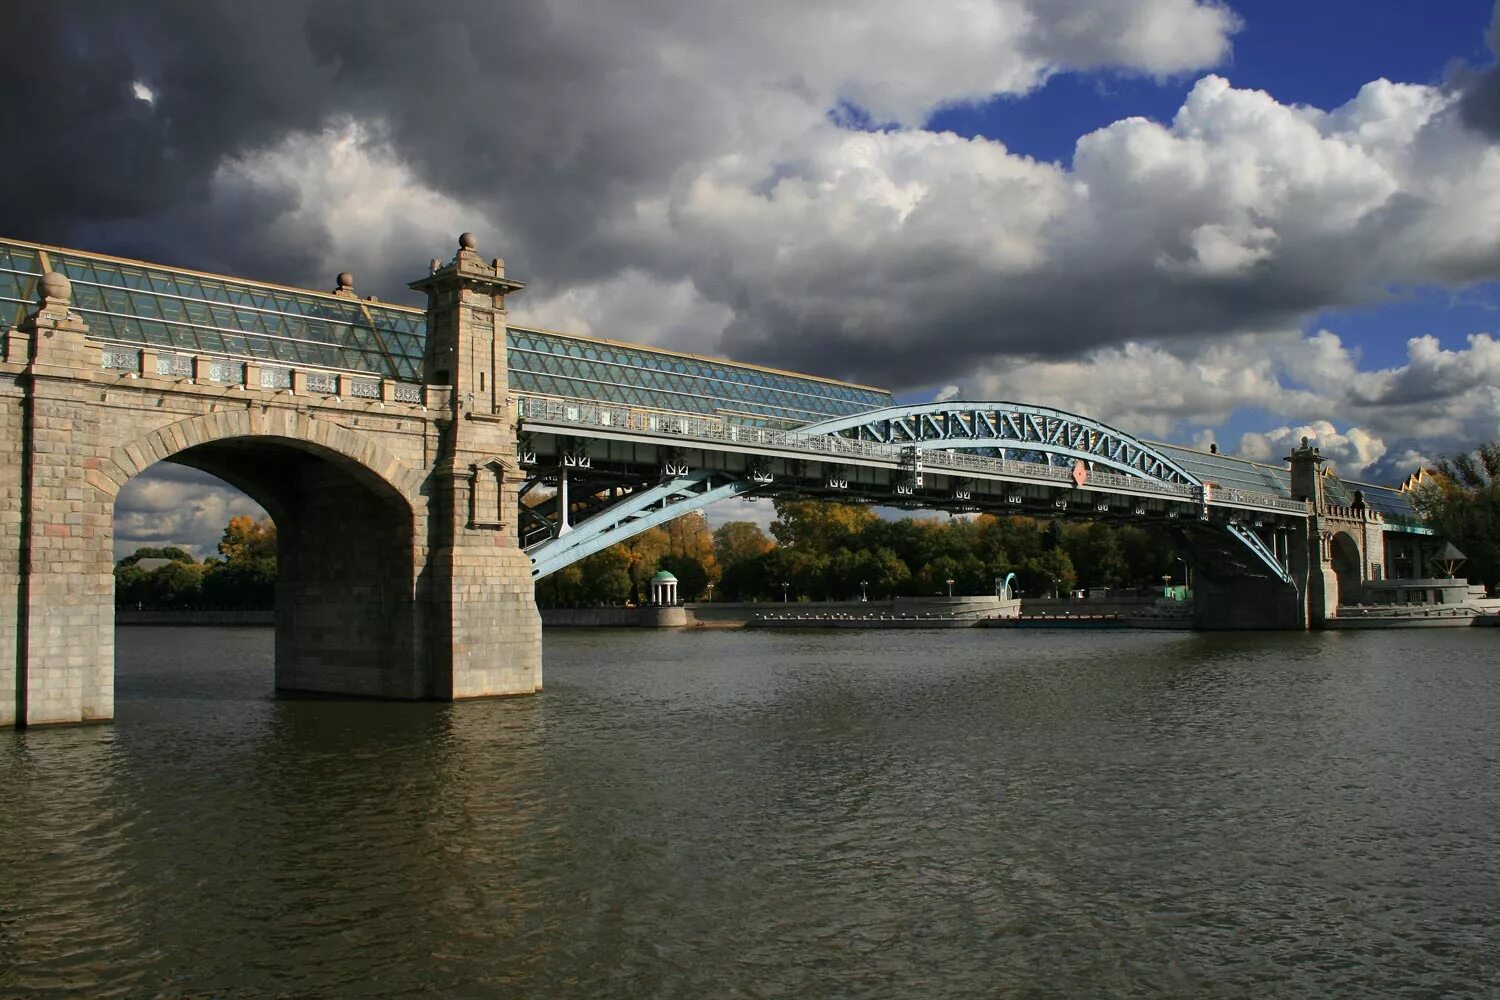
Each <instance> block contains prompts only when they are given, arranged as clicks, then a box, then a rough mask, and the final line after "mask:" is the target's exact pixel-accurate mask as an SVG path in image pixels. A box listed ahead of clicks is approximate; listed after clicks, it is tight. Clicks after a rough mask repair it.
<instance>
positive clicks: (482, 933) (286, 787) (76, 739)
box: [0, 629, 1500, 997]
mask: <svg viewBox="0 0 1500 1000" xmlns="http://www.w3.org/2000/svg"><path fill="white" fill-rule="evenodd" d="M1495 638H1496V637H1495V634H1494V633H1488V632H1486V631H1484V630H1445V631H1441V632H1404V633H1384V634H1374V633H1345V634H1329V635H1281V634H1278V635H1190V634H1182V633H1139V632H1119V633H1056V632H1054V633H1048V632H978V631H976V632H972V633H970V632H959V633H955V632H941V633H936V632H935V633H913V632H899V633H882V632H876V633H869V634H859V633H849V632H837V633H827V634H821V633H810V632H809V633H793V634H782V635H778V634H775V633H754V632H743V633H723V632H709V633H663V634H654V633H635V632H629V631H609V632H605V631H600V632H573V633H566V632H564V633H549V635H548V638H547V642H548V649H547V679H548V690H547V692H546V693H545V694H543V695H542V696H540V697H537V698H527V699H513V700H512V699H507V700H501V701H493V702H474V703H466V704H460V705H452V706H445V705H428V704H418V705H410V704H383V703H374V702H341V701H336V700H276V699H274V698H272V697H271V696H270V694H269V689H270V684H271V663H270V656H271V641H270V639H271V637H270V634H269V633H268V632H265V631H258V630H238V631H236V630H224V631H219V630H171V629H127V630H122V631H121V633H120V636H119V640H120V659H121V668H120V677H119V684H118V686H119V699H118V712H119V720H118V722H116V723H115V724H114V725H112V726H99V727H89V728H76V729H54V730H31V731H27V732H24V733H5V734H0V787H3V788H5V789H6V791H7V795H6V800H7V801H6V806H5V808H4V810H3V812H0V877H3V878H4V881H5V885H6V886H7V889H6V891H5V892H4V893H0V995H7V996H10V995H14V996H47V995H64V994H66V995H79V994H85V995H98V996H107V995H132V996H133V995H163V996H203V995H235V996H284V995H317V996H391V995H400V994H413V995H415V994H421V995H426V994H449V995H465V996H591V997H592V996H724V995H743V996H777V997H780V996H787V995H792V994H807V995H839V996H934V997H936V996H942V997H950V996H966V995H967V996H990V995H995V994H1007V993H1017V994H1026V995H1175V996H1202V995H1242V996H1252V995H1253V996H1260V995H1267V994H1283V995H1340V996H1350V995H1370V996H1388V995H1392V994H1396V993H1400V992H1403V991H1405V992H1409V993H1413V994H1421V995H1444V994H1446V995H1454V996H1462V995H1482V994H1483V993H1484V991H1485V990H1486V989H1487V988H1488V986H1489V985H1490V984H1492V983H1493V982H1494V981H1495V978H1496V976H1497V974H1500V960H1497V958H1496V953H1495V952H1496V950H1495V949H1494V948H1493V946H1492V942H1491V938H1492V936H1493V920H1492V914H1493V912H1494V908H1495V904H1496V903H1497V901H1500V900H1497V896H1500V893H1497V890H1496V886H1497V883H1500V879H1497V876H1500V852H1497V851H1496V847H1497V846H1500V835H1497V833H1496V832H1495V829H1494V820H1495V817H1496V816H1497V815H1500V808H1497V807H1500V786H1497V783H1496V781H1495V780H1494V779H1495V775H1496V773H1497V764H1500V750H1497V744H1496V743H1495V741H1494V740H1493V739H1492V736H1491V734H1492V733H1493V732H1495V731H1497V728H1500V726H1497V723H1500V697H1497V695H1500V677H1497V676H1496V674H1495V671H1494V669H1493V667H1492V666H1491V661H1492V660H1493V658H1494V657H1493V646H1494V641H1495Z"/></svg>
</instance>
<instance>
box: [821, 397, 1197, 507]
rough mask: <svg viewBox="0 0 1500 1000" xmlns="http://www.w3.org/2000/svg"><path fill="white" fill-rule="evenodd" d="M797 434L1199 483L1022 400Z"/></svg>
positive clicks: (916, 410) (919, 409) (1135, 446)
mask: <svg viewBox="0 0 1500 1000" xmlns="http://www.w3.org/2000/svg"><path fill="white" fill-rule="evenodd" d="M797 431H798V433H800V434H838V435H841V436H844V437H852V438H854V439H855V440H859V441H873V442H876V443H878V444H891V445H907V446H912V447H917V448H1013V449H1018V450H1025V451H1028V452H1038V453H1041V454H1045V455H1056V456H1059V457H1061V458H1070V459H1077V460H1081V461H1085V462H1091V463H1094V464H1097V465H1103V466H1105V467H1107V468H1109V469H1112V470H1114V471H1116V472H1120V473H1123V474H1125V475H1128V476H1136V477H1139V478H1141V479H1155V480H1159V481H1161V482H1167V483H1178V484H1182V485H1187V486H1202V485H1203V482H1202V480H1200V479H1199V478H1198V477H1197V476H1195V475H1193V474H1192V473H1191V472H1189V471H1187V470H1186V469H1184V468H1183V467H1182V466H1181V465H1179V464H1177V463H1176V462H1174V461H1173V460H1172V459H1171V458H1169V457H1167V456H1166V455H1164V454H1162V453H1161V452H1160V451H1157V450H1156V449H1155V448H1153V447H1151V446H1150V445H1148V444H1146V443H1145V442H1144V441H1141V440H1140V439H1139V438H1136V437H1134V436H1132V435H1130V434H1126V433H1125V432H1124V431H1122V430H1119V429H1118V428H1115V427H1111V426H1109V425H1108V424H1104V423H1100V422H1099V421H1097V420H1090V419H1089V418H1088V417H1081V416H1079V415H1078V414H1076V413H1068V412H1067V411H1066V410H1054V409H1052V408H1050V407H1046V406H1029V405H1027V404H1025V403H1008V402H988V401H970V400H949V401H947V402H944V403H915V404H911V405H907V406H888V407H886V408H884V409H880V410H870V411H868V412H865V413H857V414H855V415H854V416H850V417H836V418H835V419H833V420H822V421H819V422H818V423H815V424H807V425H805V426H803V427H799V428H797ZM850 431H853V433H852V434H850V433H849V432H850Z"/></svg>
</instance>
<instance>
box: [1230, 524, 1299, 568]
mask: <svg viewBox="0 0 1500 1000" xmlns="http://www.w3.org/2000/svg"><path fill="white" fill-rule="evenodd" d="M1224 530H1225V531H1227V532H1229V533H1230V534H1231V535H1233V536H1234V537H1235V538H1238V539H1239V540H1240V541H1241V542H1243V543H1244V545H1245V548H1247V549H1249V550H1250V551H1251V552H1253V553H1254V554H1255V555H1256V556H1257V557H1258V558H1259V559H1260V561H1261V562H1263V563H1265V564H1266V567H1267V568H1268V569H1270V571H1271V575H1273V576H1275V577H1276V579H1278V580H1280V581H1281V582H1282V583H1291V582H1292V574H1291V573H1289V572H1287V568H1286V567H1285V566H1283V565H1281V561H1280V560H1279V559H1277V558H1276V553H1274V552H1272V551H1271V549H1270V548H1269V547H1268V546H1267V545H1266V543H1265V542H1264V541H1262V540H1261V537H1260V536H1259V535H1257V534H1256V533H1255V532H1254V531H1252V530H1250V529H1249V528H1247V527H1245V526H1244V525H1242V524H1236V523H1234V522H1232V521H1231V522H1229V523H1228V524H1225V525H1224Z"/></svg>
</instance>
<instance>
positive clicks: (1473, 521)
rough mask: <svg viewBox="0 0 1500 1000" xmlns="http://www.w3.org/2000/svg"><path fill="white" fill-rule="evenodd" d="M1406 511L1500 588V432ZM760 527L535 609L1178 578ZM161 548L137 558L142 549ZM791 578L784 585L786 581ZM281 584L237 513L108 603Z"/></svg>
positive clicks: (813, 506) (790, 510)
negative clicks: (661, 578) (671, 593)
mask: <svg viewBox="0 0 1500 1000" xmlns="http://www.w3.org/2000/svg"><path fill="white" fill-rule="evenodd" d="M1412 502H1413V506H1414V507H1415V509H1416V510H1417V512H1418V514H1419V515H1420V516H1421V517H1422V518H1423V520H1424V522H1425V523H1426V524H1427V525H1428V526H1429V527H1431V528H1432V529H1433V530H1434V531H1436V532H1437V534H1438V535H1439V536H1441V537H1442V538H1445V539H1448V540H1451V541H1452V542H1453V543H1454V544H1455V545H1456V546H1458V547H1459V548H1460V549H1461V550H1463V552H1464V554H1465V555H1466V556H1467V557H1468V562H1467V564H1466V565H1465V566H1464V568H1463V570H1461V572H1462V573H1463V574H1464V575H1466V576H1468V578H1469V579H1471V580H1474V581H1476V582H1483V583H1484V584H1485V585H1486V586H1488V587H1490V588H1491V589H1494V588H1496V587H1497V586H1500V442H1492V443H1489V444H1484V445H1480V446H1479V447H1478V448H1477V449H1476V450H1475V451H1473V452H1470V453H1468V454H1464V455H1459V456H1457V457H1454V458H1448V457H1444V458H1442V459H1440V460H1439V461H1438V462H1437V464H1436V466H1435V468H1433V469H1432V470H1429V473H1428V474H1426V475H1424V476H1423V477H1422V478H1421V480H1420V481H1419V482H1418V484H1417V486H1416V488H1415V490H1414V491H1413V494H1412ZM775 503H776V519H775V520H774V521H773V522H772V523H771V530H770V534H767V533H766V532H765V531H764V530H762V529H761V527H760V526H759V525H758V524H756V523H755V522H752V521H730V522H728V523H725V524H722V525H720V526H719V527H718V528H717V529H715V530H712V531H711V530H710V529H709V527H708V523H707V521H706V520H705V519H704V518H703V516H702V515H701V514H700V513H692V514H688V515H685V516H683V517H679V518H677V519H676V520H673V521H669V522H668V523H667V524H665V525H662V526H660V527H656V528H652V529H650V530H648V531H645V532H642V533H641V534H639V535H636V536H635V537H633V538H630V539H628V540H626V541H623V542H620V543H618V544H616V545H614V546H612V547H610V548H608V549H605V550H603V551H602V552H597V553H595V554H593V555H591V556H589V557H587V558H586V559H583V560H582V561H580V562H578V563H575V564H573V565H572V566H568V567H566V568H564V569H562V570H559V571H558V572H557V573H554V574H552V575H551V576H550V577H548V578H546V579H545V580H542V581H539V582H538V584H537V599H538V600H539V601H540V602H541V603H542V604H544V605H545V604H553V605H558V604H623V603H626V602H637V603H639V602H642V601H645V600H648V599H649V598H650V580H651V577H652V576H654V575H655V574H656V573H657V572H658V571H659V570H663V569H665V570H667V571H669V572H671V573H672V574H673V575H674V576H676V577H677V581H678V593H679V596H680V597H681V599H682V600H685V601H697V600H703V599H704V598H705V597H708V596H709V594H710V589H711V588H712V594H713V597H714V599H716V600H726V601H780V600H782V599H783V596H785V597H786V598H787V599H789V600H804V599H805V600H850V599H854V598H858V597H859V596H861V594H864V595H867V596H868V597H870V598H871V599H880V598H887V597H910V596H932V595H934V594H946V593H948V587H949V584H948V581H949V580H952V581H953V584H952V592H953V593H954V594H991V593H994V592H995V590H996V584H997V581H999V580H1003V579H1004V578H1005V577H1006V576H1007V575H1008V574H1010V573H1015V574H1016V578H1017V579H1016V584H1017V586H1018V587H1019V588H1020V591H1021V592H1022V593H1023V594H1026V595H1029V596H1043V595H1047V594H1052V593H1057V592H1066V591H1068V590H1072V589H1074V588H1076V587H1088V588H1092V587H1119V586H1151V585H1155V584H1159V583H1160V582H1161V580H1162V578H1163V577H1165V576H1170V577H1172V578H1173V580H1174V581H1175V582H1177V583H1183V582H1185V581H1184V580H1183V578H1182V574H1183V572H1184V566H1183V563H1182V562H1180V561H1179V560H1180V557H1182V556H1184V555H1185V553H1181V552H1178V551H1177V550H1176V549H1175V547H1174V546H1173V544H1172V543H1171V541H1170V540H1169V539H1168V538H1167V537H1165V536H1163V535H1160V534H1157V533H1154V532H1153V531H1151V530H1149V529H1147V528H1142V527H1139V526H1136V525H1130V524H1124V525H1114V524H1107V523H1103V522H1092V523H1071V522H1070V523H1065V522H1062V521H1060V520H1042V519H1037V518H1033V517H1024V516H1012V517H1001V516H996V515H993V514H980V515H977V516H975V517H962V518H949V519H946V520H937V519H930V518H924V519H914V518H903V519H901V520H895V521H888V520H885V519H883V518H881V517H880V516H879V515H877V514H876V513H875V512H874V511H873V510H871V509H870V508H868V507H864V506H860V505H856V504H839V503H829V502H825V501H820V500H777V501H776V502H775ZM148 558H158V559H168V560H170V562H168V563H167V564H165V565H162V566H159V567H157V568H154V569H150V570H147V569H143V568H142V567H141V566H139V565H138V563H139V562H140V561H141V560H143V559H148ZM783 585H785V586H783ZM275 594H276V526H275V524H273V523H272V522H271V521H270V520H269V519H262V520H259V521H257V520H255V519H254V518H251V517H246V516H241V517H235V518H231V519H230V521H229V524H228V525H226V526H225V528H224V534H223V537H222V538H221V539H220V541H219V544H218V555H217V556H210V557H209V558H207V559H205V560H203V561H202V562H199V561H198V560H196V559H194V558H193V556H192V554H191V553H189V552H187V551H186V550H184V549H182V548H179V547H176V546H169V547H166V548H141V549H137V550H136V551H135V552H134V553H133V554H131V555H129V556H126V557H125V558H124V559H121V560H120V561H119V563H118V564H117V565H116V566H115V601H116V604H117V605H119V606H121V607H141V608H152V609H164V608H172V609H198V608H214V609H244V610H269V609H270V608H272V607H273V606H274V603H275Z"/></svg>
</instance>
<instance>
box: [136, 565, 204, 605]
mask: <svg viewBox="0 0 1500 1000" xmlns="http://www.w3.org/2000/svg"><path fill="white" fill-rule="evenodd" d="M145 591H146V597H147V600H146V603H148V604H150V605H151V606H152V607H157V608H178V609H182V608H197V607H199V605H200V603H201V599H202V592H203V567H202V566H201V565H199V564H198V563H186V562H172V563H168V564H167V565H165V566H160V567H158V568H157V569H156V570H154V571H153V572H152V573H151V574H150V576H149V577H148V578H147V580H146V587H145Z"/></svg>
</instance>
